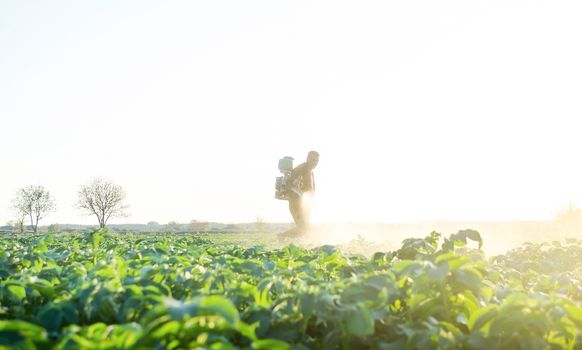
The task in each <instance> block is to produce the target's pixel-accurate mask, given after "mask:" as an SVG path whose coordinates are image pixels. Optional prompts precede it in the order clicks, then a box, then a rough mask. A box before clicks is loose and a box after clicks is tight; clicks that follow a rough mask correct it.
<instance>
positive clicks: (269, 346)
mask: <svg viewBox="0 0 582 350" xmlns="http://www.w3.org/2000/svg"><path fill="white" fill-rule="evenodd" d="M253 349H256V350H289V349H291V346H289V344H287V343H286V342H284V341H281V340H277V339H261V340H257V341H254V342H253Z"/></svg>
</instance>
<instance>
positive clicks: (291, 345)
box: [0, 229, 582, 349]
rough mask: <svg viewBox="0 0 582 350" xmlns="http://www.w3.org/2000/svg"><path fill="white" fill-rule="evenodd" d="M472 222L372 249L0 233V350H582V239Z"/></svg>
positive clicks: (103, 234)
mask: <svg viewBox="0 0 582 350" xmlns="http://www.w3.org/2000/svg"><path fill="white" fill-rule="evenodd" d="M482 244H483V242H482V240H481V236H480V235H479V233H478V232H476V231H473V230H464V231H459V232H458V233H456V234H452V235H450V236H448V237H444V236H443V235H441V234H439V233H436V232H433V233H431V234H430V235H428V236H427V237H426V238H424V239H416V238H414V239H407V240H405V241H404V242H403V243H402V246H401V248H400V249H398V250H395V251H391V252H377V253H376V254H374V255H373V256H371V257H369V258H367V257H364V256H361V255H354V254H345V253H343V252H342V251H341V250H339V249H338V248H337V247H334V246H321V247H318V248H314V249H304V248H300V247H297V246H294V245H289V246H286V247H283V248H280V249H269V248H265V247H261V246H254V247H246V248H245V247H240V246H234V245H230V244H227V243H223V244H215V243H213V242H211V241H210V240H206V239H200V238H196V237H193V236H180V237H174V238H171V237H166V236H148V237H140V236H139V235H135V236H131V237H125V236H120V235H116V234H110V233H108V232H107V231H106V229H101V230H97V231H94V232H92V233H89V234H60V235H59V234H56V235H55V234H51V235H37V236H22V237H14V238H3V239H0V346H3V347H5V348H22V349H197V348H200V349H237V348H245V349H493V348H495V349H554V348H556V349H581V348H582V337H581V336H579V335H578V334H580V333H581V332H582V282H581V281H582V265H581V261H582V259H580V258H581V257H582V242H580V241H578V240H567V241H565V242H552V243H544V244H526V245H523V246H522V247H520V248H518V249H515V250H512V251H509V252H508V253H506V254H504V255H500V256H495V257H492V258H486V257H485V256H484V254H483V253H482V251H481V250H480V249H479V248H480V247H481V245H482Z"/></svg>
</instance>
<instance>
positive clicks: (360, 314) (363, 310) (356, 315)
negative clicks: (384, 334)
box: [347, 304, 374, 337]
mask: <svg viewBox="0 0 582 350" xmlns="http://www.w3.org/2000/svg"><path fill="white" fill-rule="evenodd" d="M347 328H348V332H349V333H350V334H353V335H356V336H359V337H365V336H367V335H372V334H374V318H373V317H372V312H371V311H370V310H369V309H368V308H367V307H365V306H364V305H362V304H356V305H355V308H354V309H353V310H351V312H349V314H348V320H347Z"/></svg>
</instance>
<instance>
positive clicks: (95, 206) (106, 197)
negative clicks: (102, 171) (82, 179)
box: [77, 178, 127, 228]
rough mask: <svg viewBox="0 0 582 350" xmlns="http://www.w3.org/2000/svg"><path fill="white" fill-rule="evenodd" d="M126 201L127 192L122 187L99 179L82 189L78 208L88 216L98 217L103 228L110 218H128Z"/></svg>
mask: <svg viewBox="0 0 582 350" xmlns="http://www.w3.org/2000/svg"><path fill="white" fill-rule="evenodd" d="M124 200H125V191H124V190H123V188H122V187H121V186H119V185H116V184H114V183H113V182H111V181H108V180H105V179H101V178H97V179H94V180H93V181H91V182H90V183H89V184H88V185H86V186H83V187H81V190H80V191H79V201H78V202H77V207H78V208H80V209H83V210H85V211H86V212H87V213H88V215H95V216H97V220H98V221H99V227H101V228H103V227H105V225H107V221H108V220H109V218H111V217H124V216H127V213H126V212H125V210H126V209H127V206H126V205H125V204H124V203H123V201H124Z"/></svg>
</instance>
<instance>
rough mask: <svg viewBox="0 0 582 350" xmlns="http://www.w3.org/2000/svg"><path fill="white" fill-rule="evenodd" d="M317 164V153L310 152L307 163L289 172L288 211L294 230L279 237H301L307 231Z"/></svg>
mask: <svg viewBox="0 0 582 350" xmlns="http://www.w3.org/2000/svg"><path fill="white" fill-rule="evenodd" d="M318 162H319V153H317V152H316V151H310V152H309V153H308V154H307V161H306V162H305V163H301V164H299V165H298V166H297V167H295V168H294V169H293V171H292V172H291V176H290V177H289V179H288V184H289V185H290V188H291V190H290V191H289V211H290V212H291V216H293V221H295V228H293V229H291V230H288V231H285V232H283V233H281V234H280V236H281V237H288V236H298V235H302V234H304V233H306V232H307V231H308V229H309V217H310V212H311V199H312V197H313V195H314V194H315V180H314V176H313V169H314V168H315V167H316V166H317V163H318Z"/></svg>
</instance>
